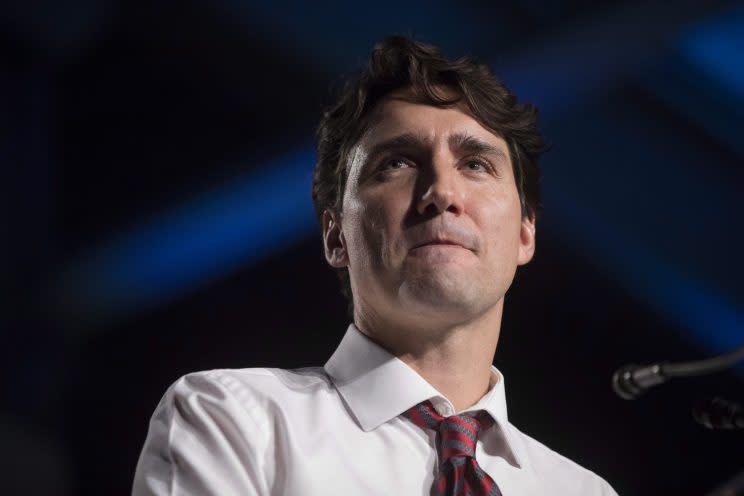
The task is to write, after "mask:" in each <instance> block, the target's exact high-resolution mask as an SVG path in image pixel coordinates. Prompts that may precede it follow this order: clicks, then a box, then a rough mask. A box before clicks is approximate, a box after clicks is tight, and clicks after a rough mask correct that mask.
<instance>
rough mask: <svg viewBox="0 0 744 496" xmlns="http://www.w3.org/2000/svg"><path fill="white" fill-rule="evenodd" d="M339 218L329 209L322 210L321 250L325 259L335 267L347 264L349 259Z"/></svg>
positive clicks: (338, 267)
mask: <svg viewBox="0 0 744 496" xmlns="http://www.w3.org/2000/svg"><path fill="white" fill-rule="evenodd" d="M339 220H340V219H339V216H337V215H335V214H333V213H332V212H330V211H329V210H325V211H323V219H322V224H323V251H324V252H325V258H326V261H327V262H328V264H329V265H330V266H331V267H333V268H335V269H340V268H343V267H346V266H348V265H349V259H348V257H347V255H346V240H345V239H344V233H343V231H342V230H341V223H340V222H339Z"/></svg>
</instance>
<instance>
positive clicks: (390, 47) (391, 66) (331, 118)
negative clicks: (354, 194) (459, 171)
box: [312, 36, 543, 312]
mask: <svg viewBox="0 0 744 496" xmlns="http://www.w3.org/2000/svg"><path fill="white" fill-rule="evenodd" d="M442 88H444V89H446V90H447V91H441V90H442ZM400 89H405V90H407V91H408V96H407V97H406V99H408V100H410V101H412V102H416V103H423V104H427V105H433V106H436V107H442V108H446V107H451V106H454V105H457V104H464V105H466V106H467V108H468V110H469V111H470V113H471V114H472V115H473V117H474V118H475V119H476V120H477V121H478V122H479V123H480V124H481V125H482V126H483V127H485V128H486V129H490V130H491V131H492V132H493V133H495V134H496V135H498V136H500V137H501V138H503V139H504V141H506V144H507V146H508V148H509V155H510V158H511V161H512V167H513V169H514V178H515V181H516V185H517V190H518V192H519V198H520V202H521V205H522V215H523V216H527V217H531V218H532V219H533V220H534V219H536V218H537V215H538V213H539V211H540V209H541V202H540V185H539V169H538V159H539V158H540V155H541V154H542V152H543V139H542V135H541V134H540V131H539V129H538V127H537V109H536V108H535V107H534V106H533V105H530V104H523V103H518V102H517V98H516V97H515V96H514V95H513V94H512V93H511V92H510V91H509V90H508V89H507V88H506V86H504V84H503V83H502V82H501V81H500V80H499V79H498V78H496V77H495V76H494V75H493V74H492V73H491V71H490V70H489V69H488V67H487V66H486V65H484V64H480V63H478V62H476V61H475V60H473V59H470V58H460V59H457V60H448V59H446V58H445V57H444V56H443V55H442V53H441V52H440V50H439V49H438V48H436V47H434V46H432V45H427V44H424V43H421V42H417V41H414V40H410V39H408V38H404V37H401V36H390V37H387V38H385V39H383V40H382V41H381V42H379V43H378V44H377V45H375V47H374V49H373V50H372V56H371V58H370V61H369V65H368V66H367V67H366V68H365V69H364V70H362V71H361V72H360V73H359V74H358V75H357V76H356V77H354V78H352V79H351V80H349V81H348V82H347V83H346V85H345V86H344V88H343V91H342V92H341V94H340V96H339V98H338V100H337V101H336V103H335V104H333V105H332V106H331V107H330V108H328V109H327V110H326V111H325V112H324V114H323V118H322V119H321V121H320V125H319V126H318V131H317V159H318V161H317V163H316V165H315V171H314V174H313V187H312V197H313V204H314V206H315V213H316V215H317V217H318V221H319V222H321V221H322V217H323V212H324V211H325V210H329V211H331V212H333V213H334V214H340V213H341V206H342V199H343V195H344V189H345V188H346V179H347V175H348V167H347V165H348V164H347V161H348V158H349V153H350V152H351V149H352V147H353V146H354V145H355V144H356V143H357V142H358V141H359V139H361V137H362V135H363V134H364V133H365V131H366V130H367V129H368V127H369V124H370V120H371V119H370V117H371V114H372V111H373V109H374V108H375V106H376V105H377V104H378V103H379V102H380V101H381V100H382V99H383V98H385V97H386V96H387V95H389V94H390V93H392V92H394V91H396V90H400ZM338 274H339V279H340V280H341V291H342V293H343V294H344V296H345V297H346V298H347V301H348V302H349V310H350V312H351V311H352V309H353V299H352V295H351V285H350V283H349V273H348V270H347V269H339V271H338Z"/></svg>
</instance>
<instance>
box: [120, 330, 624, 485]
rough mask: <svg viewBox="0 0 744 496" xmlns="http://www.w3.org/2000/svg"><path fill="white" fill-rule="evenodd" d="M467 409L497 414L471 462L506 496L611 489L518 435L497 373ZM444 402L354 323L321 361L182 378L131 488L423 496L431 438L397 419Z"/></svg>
mask: <svg viewBox="0 0 744 496" xmlns="http://www.w3.org/2000/svg"><path fill="white" fill-rule="evenodd" d="M492 371H493V375H492V379H491V387H490V389H489V391H488V392H487V393H486V394H485V396H483V398H482V399H481V400H480V401H479V402H478V403H477V404H475V405H473V406H472V407H471V408H468V409H467V410H466V411H471V410H485V411H487V412H488V413H489V414H491V416H492V417H493V418H494V420H495V421H496V422H495V424H494V425H493V427H491V428H490V429H488V430H486V431H483V432H481V434H480V436H479V439H478V444H477V446H476V460H477V461H478V464H479V465H480V466H481V468H483V470H485V471H486V472H487V473H488V474H489V475H490V476H491V477H492V478H493V480H494V481H496V484H498V486H499V488H500V489H501V492H502V493H503V496H612V495H614V496H616V493H615V491H613V489H612V488H611V487H610V486H609V484H607V482H605V481H604V480H603V479H601V478H600V477H599V476H597V475H595V474H594V473H592V472H590V471H589V470H586V469H584V468H582V467H580V466H579V465H577V464H576V463H574V462H572V461H571V460H569V459H567V458H565V457H563V456H561V455H559V454H557V453H556V452H554V451H552V450H550V449H549V448H547V447H545V446H544V445H542V444H540V443H539V442H537V441H535V440H534V439H532V438H531V437H529V436H527V435H526V434H524V433H522V432H520V431H519V430H517V428H516V427H514V426H513V425H512V424H511V423H509V420H508V419H507V416H506V401H505V396H504V378H503V376H502V375H501V373H500V372H499V371H498V370H497V369H496V368H495V367H494V368H492ZM427 399H429V400H431V401H432V403H433V404H434V406H435V408H436V409H437V411H438V412H439V413H440V414H441V415H443V416H448V415H452V414H455V413H461V412H455V410H454V408H453V406H452V404H451V403H450V401H449V400H448V399H447V398H445V397H444V396H443V395H442V394H441V393H440V392H439V391H437V390H436V389H434V387H433V386H431V385H430V384H429V383H427V382H426V381H425V380H424V379H423V378H422V377H421V376H420V375H418V374H417V373H416V372H415V371H414V370H413V369H411V368H410V367H409V366H408V365H406V364H405V363H403V362H402V361H401V360H399V359H398V358H396V357H394V356H392V355H390V353H388V352H387V351H385V350H384V349H382V348H381V347H379V346H378V345H376V344H375V343H373V342H372V341H371V340H369V339H368V338H367V337H366V336H365V335H364V334H362V333H361V332H359V330H358V329H357V328H356V327H355V326H354V325H353V324H352V325H350V326H349V329H348V330H347V331H346V335H345V336H344V338H343V339H342V341H341V344H340V345H339V346H338V349H337V350H336V351H335V353H334V354H333V356H331V358H330V360H328V362H327V363H326V364H325V367H324V368H320V367H314V368H307V369H298V370H283V369H267V368H255V369H242V370H212V371H207V372H197V373H194V374H189V375H186V376H184V377H182V378H181V379H179V380H178V381H176V383H175V384H173V385H172V386H171V387H170V388H169V389H168V391H167V392H166V393H165V396H164V397H163V399H162V400H161V401H160V404H159V405H158V407H157V409H156V410H155V413H154V414H153V417H152V420H151V422H150V430H149V433H148V435H147V440H146V441H145V446H144V448H143V450H142V454H141V456H140V459H139V463H138V464H137V471H136V474H135V478H134V489H133V494H134V495H136V496H140V495H159V496H165V495H192V494H193V495H219V496H229V495H321V494H322V495H352V494H353V495H391V494H396V495H398V494H400V495H415V494H420V495H428V494H429V492H430V488H431V485H432V483H433V481H434V478H435V475H436V472H437V451H436V447H435V444H434V442H435V435H434V432H433V431H431V430H424V429H421V428H419V427H417V426H416V425H414V424H413V423H412V422H411V421H409V420H408V419H406V418H404V417H402V416H401V413H403V412H404V411H406V410H408V409H409V408H410V407H412V406H414V405H416V404H418V403H420V402H422V401H424V400H427Z"/></svg>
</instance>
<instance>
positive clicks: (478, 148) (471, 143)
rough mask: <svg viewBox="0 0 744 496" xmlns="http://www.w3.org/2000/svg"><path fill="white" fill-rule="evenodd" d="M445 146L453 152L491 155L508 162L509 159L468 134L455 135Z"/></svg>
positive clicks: (500, 151)
mask: <svg viewBox="0 0 744 496" xmlns="http://www.w3.org/2000/svg"><path fill="white" fill-rule="evenodd" d="M447 144H448V145H449V147H450V150H453V151H459V152H466V153H477V154H481V155H492V156H494V157H497V158H498V159H499V160H503V161H505V162H508V161H509V160H508V159H509V157H508V156H507V155H506V153H504V151H503V150H502V149H501V148H499V147H498V146H496V145H493V144H491V143H488V142H487V141H484V140H482V139H480V138H476V137H475V136H472V135H470V134H465V133H455V134H453V135H452V136H450V137H449V138H448V139H447Z"/></svg>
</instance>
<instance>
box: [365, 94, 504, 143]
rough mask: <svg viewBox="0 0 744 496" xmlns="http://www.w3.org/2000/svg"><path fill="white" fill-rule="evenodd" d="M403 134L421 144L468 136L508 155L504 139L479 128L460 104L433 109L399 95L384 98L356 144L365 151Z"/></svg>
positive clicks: (434, 107) (484, 128)
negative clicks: (416, 139)
mask: <svg viewBox="0 0 744 496" xmlns="http://www.w3.org/2000/svg"><path fill="white" fill-rule="evenodd" d="M403 133H409V134H413V135H416V136H418V137H419V138H420V139H421V140H422V141H423V142H429V143H432V144H434V143H437V142H440V141H445V142H446V141H447V140H448V138H450V137H452V136H454V135H460V136H472V137H474V138H478V139H480V140H481V141H484V142H487V143H489V144H491V145H493V146H495V147H496V148H501V149H502V150H503V151H504V153H505V154H507V156H508V148H507V145H506V142H505V141H504V139H503V138H502V137H501V136H499V135H498V134H496V133H494V132H493V131H491V130H490V129H487V128H486V127H484V126H482V125H481V124H480V123H479V122H478V121H477V120H476V119H475V118H474V117H473V116H472V115H471V114H470V112H469V111H468V110H467V108H466V107H465V106H464V105H461V104H459V103H458V104H455V105H452V106H448V107H437V106H433V105H428V104H425V103H418V102H413V101H411V100H410V99H407V98H406V96H405V95H400V94H393V95H391V96H388V97H386V98H385V99H383V100H382V101H381V102H380V103H378V105H377V106H376V107H375V109H374V110H373V113H372V115H371V116H370V123H369V125H368V128H367V130H366V131H365V132H364V134H363V135H362V137H361V139H360V140H359V141H358V142H357V145H358V146H359V147H361V148H363V149H369V148H371V147H372V146H374V145H375V144H377V143H379V142H382V141H385V140H387V139H390V138H392V137H395V136H398V135H401V134H403Z"/></svg>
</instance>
